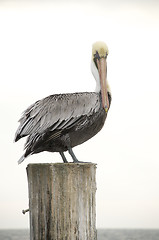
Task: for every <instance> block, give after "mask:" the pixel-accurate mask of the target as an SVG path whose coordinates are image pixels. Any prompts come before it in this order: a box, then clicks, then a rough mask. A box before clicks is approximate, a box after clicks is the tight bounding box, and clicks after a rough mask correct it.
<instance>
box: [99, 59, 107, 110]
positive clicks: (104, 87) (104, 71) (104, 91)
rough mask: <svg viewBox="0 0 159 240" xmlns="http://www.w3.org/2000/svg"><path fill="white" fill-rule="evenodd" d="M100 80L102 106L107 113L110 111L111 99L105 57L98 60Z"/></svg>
mask: <svg viewBox="0 0 159 240" xmlns="http://www.w3.org/2000/svg"><path fill="white" fill-rule="evenodd" d="M97 65H98V71H99V78H100V86H101V95H102V105H103V108H104V109H105V111H106V112H107V111H108V109H109V99H108V93H107V82H106V81H107V61H106V58H105V57H101V58H100V59H99V60H97Z"/></svg>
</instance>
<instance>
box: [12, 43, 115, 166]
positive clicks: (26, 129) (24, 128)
mask: <svg viewBox="0 0 159 240" xmlns="http://www.w3.org/2000/svg"><path fill="white" fill-rule="evenodd" d="M107 55H108V47H107V45H106V44H105V43H104V42H96V43H94V44H93V46H92V60H91V70H92V74H93V76H94V78H95V80H96V89H95V91H94V92H77V93H66V94H54V95H50V96H48V97H46V98H43V99H41V100H39V101H37V102H35V103H34V104H32V105H31V106H29V107H28V108H27V109H26V110H25V111H24V113H23V115H22V117H21V118H20V120H19V122H20V125H19V127H18V129H17V131H16V134H15V142H16V141H18V140H19V139H20V138H22V137H25V136H28V137H27V141H26V143H25V150H26V151H25V153H24V155H23V156H22V157H21V158H20V159H19V161H18V163H19V164H20V163H21V162H23V161H24V159H25V158H26V157H28V156H30V155H32V154H35V153H40V152H43V151H48V152H59V153H60V155H61V157H62V159H63V162H64V163H67V162H68V161H67V159H66V157H65V155H64V152H65V151H68V152H69V154H70V155H71V157H72V159H73V162H74V163H79V162H80V161H79V160H78V159H77V158H76V156H75V154H74V152H73V150H72V148H73V147H75V146H77V145H79V144H82V143H84V142H85V141H87V140H89V139H90V138H92V137H93V136H94V135H96V134H97V133H98V132H99V131H100V130H101V129H102V127H103V125H104V122H105V120H106V117H107V113H108V110H109V108H110V103H111V92H110V88H109V85H108V82H107Z"/></svg>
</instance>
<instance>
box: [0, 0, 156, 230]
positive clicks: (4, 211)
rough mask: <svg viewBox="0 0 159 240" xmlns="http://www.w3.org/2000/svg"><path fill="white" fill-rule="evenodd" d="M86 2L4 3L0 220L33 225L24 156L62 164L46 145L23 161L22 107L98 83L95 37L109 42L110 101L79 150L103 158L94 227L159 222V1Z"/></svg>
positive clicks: (0, 12)
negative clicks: (93, 56)
mask: <svg viewBox="0 0 159 240" xmlns="http://www.w3.org/2000/svg"><path fill="white" fill-rule="evenodd" d="M56 2H58V3H56ZM74 2H75V1H74ZM80 2H81V1H80ZM80 2H78V1H76V3H73V1H67V3H65V2H64V1H54V2H52V3H51V1H47V3H45V4H43V3H42V1H41V2H40V1H34V2H33V3H31V2H30V4H29V3H27V2H25V1H23V3H21V2H20V1H16V2H15V1H0V112H1V124H0V132H1V134H0V146H1V150H0V158H1V168H0V228H27V227H29V215H28V214H26V215H25V216H24V215H22V214H21V210H22V209H26V208H28V186H27V176H26V166H27V164H28V163H38V162H61V158H60V155H59V154H57V153H47V152H45V153H40V154H38V155H33V156H31V157H29V158H27V159H26V161H25V162H24V163H23V164H21V165H20V166H18V165H17V161H18V159H19V158H20V157H21V155H22V154H23V145H24V143H25V139H24V140H23V139H22V140H21V141H19V142H18V143H13V139H14V134H15V131H16V129H17V127H18V122H17V121H18V119H19V118H20V116H21V113H22V112H23V110H25V109H26V108H27V107H28V106H29V105H30V104H32V103H33V102H35V101H36V100H38V99H41V98H43V97H45V96H48V95H50V94H54V93H64V92H79V91H93V90H94V89H95V81H94V79H93V76H92V74H91V71H90V60H91V46H92V43H93V42H94V41H97V40H103V41H105V42H106V43H107V45H108V47H109V56H108V81H109V85H110V87H111V91H112V105H111V108H110V111H109V113H108V118H107V120H106V124H105V126H104V128H103V129H102V131H101V132H100V133H99V134H98V135H97V136H95V137H94V138H92V139H91V140H90V141H88V142H86V143H84V144H83V145H81V146H78V147H76V148H74V151H75V154H76V155H77V157H78V158H79V159H80V160H81V161H92V162H94V163H97V164H98V166H97V199H96V200H97V227H104V228H158V227H159V187H158V186H159V147H158V145H159V126H158V125H159V111H158V109H159V107H158V104H159V66H158V63H159V60H158V58H159V44H158V43H159V4H158V1H102V0H101V1H85V3H84V1H83V3H80ZM109 2H111V4H109Z"/></svg>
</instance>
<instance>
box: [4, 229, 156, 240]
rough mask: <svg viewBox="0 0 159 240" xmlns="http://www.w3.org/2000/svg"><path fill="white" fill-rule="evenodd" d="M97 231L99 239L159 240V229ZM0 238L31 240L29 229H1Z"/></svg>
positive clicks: (6, 239)
mask: <svg viewBox="0 0 159 240" xmlns="http://www.w3.org/2000/svg"><path fill="white" fill-rule="evenodd" d="M97 232H98V240H159V229H156V230H155V229H154V230H152V229H146V230H143V229H131V230H130V229H98V231H97ZM0 240H29V230H27V229H26V230H22V229H21V230H18V229H16V230H0ZM48 240H49V239H48ZM70 240H71V239H70Z"/></svg>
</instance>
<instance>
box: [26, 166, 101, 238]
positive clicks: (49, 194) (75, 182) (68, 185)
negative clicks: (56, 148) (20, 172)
mask: <svg viewBox="0 0 159 240" xmlns="http://www.w3.org/2000/svg"><path fill="white" fill-rule="evenodd" d="M27 175H28V188H29V212H30V240H96V239H97V234H96V201H95V193H96V164H92V163H79V164H75V163H54V164H29V165H28V167H27Z"/></svg>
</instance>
